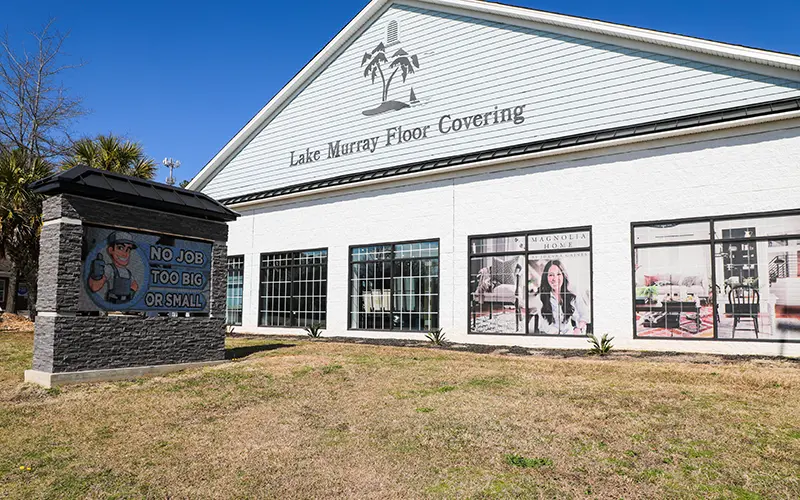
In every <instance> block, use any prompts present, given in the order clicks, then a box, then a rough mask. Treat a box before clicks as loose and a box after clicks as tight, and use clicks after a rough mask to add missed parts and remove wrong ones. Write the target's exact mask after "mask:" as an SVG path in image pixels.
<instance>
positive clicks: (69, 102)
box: [0, 19, 85, 158]
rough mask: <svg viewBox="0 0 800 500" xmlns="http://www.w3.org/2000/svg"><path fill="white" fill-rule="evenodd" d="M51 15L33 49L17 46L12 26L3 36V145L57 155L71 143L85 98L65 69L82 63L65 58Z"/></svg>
mask: <svg viewBox="0 0 800 500" xmlns="http://www.w3.org/2000/svg"><path fill="white" fill-rule="evenodd" d="M54 24H55V20H54V19H50V20H49V21H48V22H47V23H45V25H44V26H43V27H42V29H41V30H40V31H39V32H37V33H31V34H30V35H31V37H32V38H33V39H34V40H35V42H36V45H35V52H34V53H32V54H31V53H29V52H28V51H27V50H26V49H25V48H24V46H23V47H22V48H20V49H15V46H14V45H13V44H12V42H11V37H10V36H9V34H8V31H6V33H5V34H4V36H3V38H2V39H0V150H3V149H5V150H7V151H11V150H16V149H19V150H22V151H25V152H27V153H29V155H30V156H29V157H39V158H54V157H58V156H61V155H63V154H64V152H65V151H66V150H67V148H68V147H69V135H70V134H69V128H70V125H71V124H72V122H73V120H74V119H76V118H78V117H80V116H82V115H84V114H85V110H84V109H83V107H82V101H81V99H79V98H75V97H72V96H71V95H70V93H69V91H68V89H67V88H66V87H65V86H64V84H63V83H62V81H61V80H62V77H63V75H64V73H65V72H66V71H69V70H71V69H74V68H78V67H80V66H82V65H83V64H82V63H79V64H73V63H68V62H64V61H62V59H64V58H65V57H66V56H67V54H65V53H64V50H63V49H64V42H65V41H66V39H67V37H68V36H69V33H66V34H62V33H60V32H59V31H58V30H56V29H55V27H54Z"/></svg>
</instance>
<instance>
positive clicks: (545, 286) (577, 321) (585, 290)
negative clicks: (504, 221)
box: [469, 228, 592, 335]
mask: <svg viewBox="0 0 800 500" xmlns="http://www.w3.org/2000/svg"><path fill="white" fill-rule="evenodd" d="M469 248H470V257H469V269H470V282H469V332H470V333H489V334H512V335H514V334H516V335H526V334H528V335H586V334H587V333H590V332H591V331H592V308H591V304H592V284H591V276H592V269H591V232H590V229H589V228H582V229H577V230H568V229H564V230H554V231H539V232H528V233H519V234H515V235H498V236H480V237H473V238H470V245H469Z"/></svg>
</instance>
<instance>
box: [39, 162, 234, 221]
mask: <svg viewBox="0 0 800 500" xmlns="http://www.w3.org/2000/svg"><path fill="white" fill-rule="evenodd" d="M29 187H30V189H31V190H33V191H34V192H36V193H40V194H44V195H49V196H53V195H57V194H73V195H77V196H83V197H86V198H91V199H94V200H102V201H111V202H114V203H120V204H123V205H129V206H134V207H140V208H148V209H151V210H159V211H163V212H169V213H174V214H180V215H188V216H190V217H198V218H201V219H206V220H212V221H217V222H228V221H233V220H236V218H237V217H239V214H237V213H236V212H234V211H233V210H231V209H229V208H228V207H226V206H224V205H222V204H221V203H219V202H217V201H216V200H214V199H213V198H211V197H209V196H208V195H206V194H203V193H199V192H196V191H189V190H187V189H182V188H177V187H174V186H170V185H168V184H161V183H160V182H153V181H148V180H145V179H139V178H138V177H129V176H127V175H121V174H116V173H112V172H108V171H106V170H98V169H95V168H89V167H86V166H83V165H80V166H77V167H74V168H71V169H69V170H66V171H64V172H60V173H58V174H55V175H51V176H49V177H46V178H44V179H41V180H38V181H36V182H34V183H31V185H30V186H29Z"/></svg>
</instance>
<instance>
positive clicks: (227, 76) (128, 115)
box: [0, 0, 800, 181]
mask: <svg viewBox="0 0 800 500" xmlns="http://www.w3.org/2000/svg"><path fill="white" fill-rule="evenodd" d="M3 3H4V5H3V8H2V10H3V15H2V16H1V17H0V27H1V28H3V29H8V31H9V33H10V35H11V37H12V40H13V41H15V42H23V41H25V42H26V43H30V40H29V39H26V38H25V36H26V35H25V33H26V32H28V31H35V30H37V29H38V28H39V27H40V26H41V25H42V24H44V23H45V22H47V20H48V19H49V18H50V17H55V18H56V26H57V27H58V28H59V29H60V30H61V31H69V32H70V36H69V38H68V40H67V43H66V47H65V50H66V52H68V53H69V55H70V57H69V59H68V60H69V61H71V62H79V61H83V62H84V63H85V65H84V66H83V67H81V68H79V69H76V70H72V71H71V72H70V73H69V74H68V75H66V77H65V83H66V84H67V85H68V86H69V88H70V89H71V91H72V92H73V94H75V95H78V96H81V97H82V98H83V99H84V103H85V106H86V107H87V108H88V109H89V110H90V111H91V113H90V114H89V115H88V116H86V117H85V118H82V119H81V120H80V121H79V122H77V123H76V124H75V126H74V132H76V133H77V134H79V135H96V134H99V133H108V132H113V133H115V134H118V135H124V136H126V137H128V138H130V139H133V140H136V141H139V142H141V143H142V145H143V146H144V147H145V150H146V152H147V153H148V154H149V155H151V156H153V157H154V158H156V159H157V160H159V161H160V160H161V159H163V158H164V157H165V156H171V157H174V158H176V159H179V160H180V161H181V162H182V166H181V168H180V169H179V170H178V171H177V172H176V177H178V178H179V179H186V178H191V177H192V176H193V175H194V174H196V173H197V172H198V171H199V170H200V169H201V168H202V167H203V166H204V165H205V164H206V162H208V160H210V159H211V158H212V157H213V156H214V154H216V152H217V151H218V150H219V149H220V148H222V147H223V146H224V145H225V143H226V142H227V141H228V140H229V139H230V138H231V137H233V135H234V134H236V132H237V131H238V130H239V129H240V128H241V127H242V126H244V124H245V123H246V122H247V121H248V120H249V119H250V118H252V116H253V115H255V114H256V113H257V112H258V111H259V110H260V109H261V107H262V106H263V105H264V104H266V103H267V102H268V101H269V99H270V98H271V97H272V96H273V95H275V94H276V93H277V92H278V91H279V90H280V89H281V87H283V85H285V84H286V83H287V82H288V81H289V80H290V79H291V78H292V77H293V76H294V75H295V74H296V73H297V72H298V71H299V70H300V69H301V68H302V67H303V66H304V65H305V64H306V63H307V62H308V61H309V60H310V59H311V58H312V57H313V56H314V55H315V54H316V53H317V52H318V51H319V50H320V49H321V48H322V47H323V46H324V45H325V44H326V43H327V42H328V41H329V40H330V39H331V38H333V37H334V36H335V35H336V33H337V32H338V31H339V30H340V29H341V28H342V27H343V26H344V25H345V24H347V23H348V22H349V21H350V19H352V18H353V17H354V16H355V15H356V14H357V13H358V12H359V10H361V8H363V7H364V5H366V3H367V2H366V0H296V1H289V2H285V1H275V0H267V1H263V0H262V1H259V2H240V1H235V0H229V1H226V2H214V3H209V4H208V5H202V4H201V3H200V2H188V1H158V2H157V1H150V0H138V1H136V2H109V1H104V2H100V1H96V0H83V1H80V2H78V1H75V0H73V1H72V2H65V1H63V0H37V1H35V2H21V1H12V0H5V1H4V2H3ZM505 3H512V4H514V5H520V6H525V7H531V8H536V9H541V10H547V11H552V12H559V13H563V14H570V15H576V16H582V17H589V18H593V19H600V20H603V21H609V22H615V23H621V24H628V25H633V26H639V27H643V28H650V29H656V30H662V31H668V32H672V33H679V34H684V35H691V36H696V37H701V38H708V39H712V40H718V41H723V42H729V43H735V44H741V45H747V46H752V47H758V48H764V49H769V50H775V51H781V52H789V53H794V54H798V53H800V35H799V34H798V33H800V31H798V29H797V19H798V18H800V2H798V1H797V0H776V1H766V2H752V1H750V2H744V1H740V0H691V1H690V0H670V1H657V2H655V1H654V2H648V1H642V0H602V1H597V0H591V1H590V0H508V1H506V2H505ZM165 176H166V173H165V172H164V171H163V170H162V171H161V172H159V175H158V178H157V179H158V180H160V181H163V180H164V178H165Z"/></svg>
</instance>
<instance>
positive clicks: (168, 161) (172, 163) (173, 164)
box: [161, 158, 181, 186]
mask: <svg viewBox="0 0 800 500" xmlns="http://www.w3.org/2000/svg"><path fill="white" fill-rule="evenodd" d="M161 163H163V164H164V166H165V167H167V168H168V169H169V176H168V177H167V184H169V185H170V186H174V185H175V177H173V176H172V169H174V168H178V167H180V166H181V162H180V161H178V160H174V159H172V158H164V161H163V162H161Z"/></svg>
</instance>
